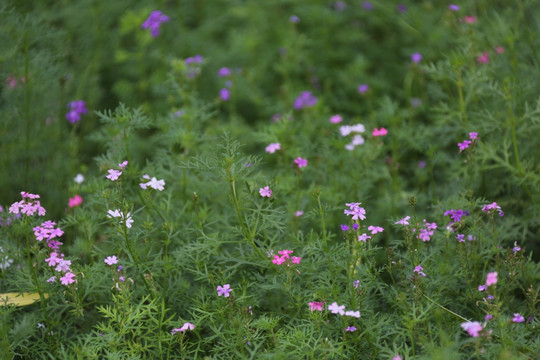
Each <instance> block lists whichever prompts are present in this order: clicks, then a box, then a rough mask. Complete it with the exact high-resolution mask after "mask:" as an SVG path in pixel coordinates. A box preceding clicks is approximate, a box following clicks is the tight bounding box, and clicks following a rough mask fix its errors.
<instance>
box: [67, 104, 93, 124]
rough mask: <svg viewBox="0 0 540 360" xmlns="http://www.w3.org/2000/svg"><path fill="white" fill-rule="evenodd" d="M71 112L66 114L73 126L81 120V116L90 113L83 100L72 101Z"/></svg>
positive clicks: (69, 105) (69, 106)
mask: <svg viewBox="0 0 540 360" xmlns="http://www.w3.org/2000/svg"><path fill="white" fill-rule="evenodd" d="M68 108H69V109H70V110H69V112H68V113H67V114H66V119H67V121H69V122H70V123H72V124H75V123H76V122H79V121H80V120H81V114H86V113H88V110H87V109H86V103H85V102H84V101H83V100H76V101H72V102H70V103H69V104H68Z"/></svg>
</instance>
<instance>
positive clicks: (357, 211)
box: [343, 203, 366, 220]
mask: <svg viewBox="0 0 540 360" xmlns="http://www.w3.org/2000/svg"><path fill="white" fill-rule="evenodd" d="M361 204H362V203H346V204H345V205H346V206H348V207H349V208H348V209H345V210H344V211H343V213H344V214H345V215H349V216H352V219H353V220H358V219H360V220H365V219H366V209H364V208H363V207H360V205H361Z"/></svg>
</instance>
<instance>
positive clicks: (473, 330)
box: [461, 321, 484, 337]
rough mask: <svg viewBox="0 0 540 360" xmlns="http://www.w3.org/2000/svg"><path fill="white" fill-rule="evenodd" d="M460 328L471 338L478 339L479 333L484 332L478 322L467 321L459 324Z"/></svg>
mask: <svg viewBox="0 0 540 360" xmlns="http://www.w3.org/2000/svg"><path fill="white" fill-rule="evenodd" d="M461 328H462V329H463V330H465V331H467V332H468V333H469V335H470V336H472V337H478V336H479V335H480V334H479V333H480V331H482V330H484V328H483V327H482V324H480V323H479V322H478V321H474V322H471V321H468V322H464V323H462V324H461Z"/></svg>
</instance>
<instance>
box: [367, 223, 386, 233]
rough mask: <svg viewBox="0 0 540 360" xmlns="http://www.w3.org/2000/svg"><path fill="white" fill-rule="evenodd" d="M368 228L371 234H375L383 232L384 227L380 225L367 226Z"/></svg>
mask: <svg viewBox="0 0 540 360" xmlns="http://www.w3.org/2000/svg"><path fill="white" fill-rule="evenodd" d="M368 230H369V231H371V235H375V234H377V233H380V232H383V231H384V229H383V228H382V227H380V226H372V225H370V226H368Z"/></svg>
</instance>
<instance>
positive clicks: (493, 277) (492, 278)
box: [486, 271, 497, 286]
mask: <svg viewBox="0 0 540 360" xmlns="http://www.w3.org/2000/svg"><path fill="white" fill-rule="evenodd" d="M496 283H497V272H496V271H495V272H491V273H488V274H487V276H486V286H491V285H495V284H496Z"/></svg>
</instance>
